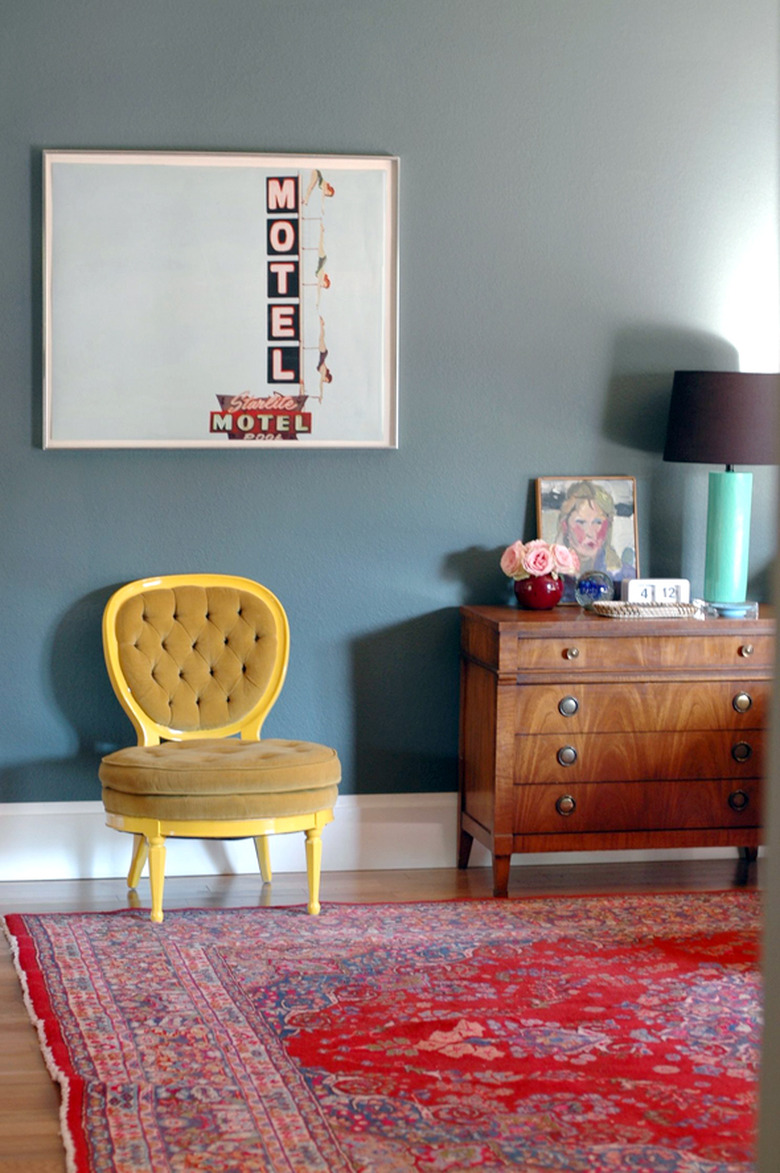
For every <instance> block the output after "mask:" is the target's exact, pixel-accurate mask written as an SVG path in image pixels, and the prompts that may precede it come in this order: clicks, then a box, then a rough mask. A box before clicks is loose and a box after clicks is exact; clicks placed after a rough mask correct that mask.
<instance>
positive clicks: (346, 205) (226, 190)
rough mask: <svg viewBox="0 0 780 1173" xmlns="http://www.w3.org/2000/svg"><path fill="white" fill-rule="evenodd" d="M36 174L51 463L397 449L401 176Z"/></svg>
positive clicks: (232, 159) (241, 169)
mask: <svg viewBox="0 0 780 1173" xmlns="http://www.w3.org/2000/svg"><path fill="white" fill-rule="evenodd" d="M44 163H45V166H44V172H45V177H44V197H45V198H44V202H45V305H44V319H45V342H46V345H45V362H44V367H45V411H44V416H45V438H44V443H45V445H46V446H47V447H183V446H186V447H215V448H220V447H222V448H230V449H233V450H235V449H237V448H241V449H246V448H248V447H252V448H256V447H258V446H260V445H262V446H264V447H266V446H268V445H271V446H272V447H273V448H275V449H279V450H291V449H293V448H296V447H301V446H304V447H349V446H353V447H395V445H396V442H397V440H396V437H397V419H396V416H397V413H396V267H397V240H396V235H397V233H396V207H397V160H395V159H392V158H384V157H381V158H379V157H377V158H373V157H359V158H352V157H346V156H302V157H297V156H284V155H283V156H267V155H234V154H195V155H193V154H188V153H181V154H179V153H167V152H77V151H63V152H55V151H51V152H45V155H44Z"/></svg>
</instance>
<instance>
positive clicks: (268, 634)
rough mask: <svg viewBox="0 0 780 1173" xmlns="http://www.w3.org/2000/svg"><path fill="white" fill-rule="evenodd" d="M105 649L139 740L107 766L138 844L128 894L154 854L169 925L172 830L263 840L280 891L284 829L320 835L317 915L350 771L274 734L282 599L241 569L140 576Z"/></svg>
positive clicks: (306, 744)
mask: <svg viewBox="0 0 780 1173" xmlns="http://www.w3.org/2000/svg"><path fill="white" fill-rule="evenodd" d="M103 649H104V652H105V658H106V666H107V668H108V675H109V677H110V679H111V684H112V685H113V688H114V692H115V693H116V695H117V697H118V698H119V702H120V704H121V705H122V707H123V709H124V710H125V712H126V713H127V715H128V716H129V718H130V720H131V721H132V723H133V725H134V727H135V730H136V733H137V735H138V744H137V745H135V746H131V747H128V748H126V749H119V750H116V751H115V752H114V753H110V754H107V755H106V757H104V758H103V759H102V761H101V763H100V770H99V774H100V780H101V782H102V785H103V805H104V807H105V810H106V822H107V824H108V826H109V827H114V828H115V829H116V830H118V831H129V832H131V833H132V834H133V835H134V836H135V843H134V850H133V856H132V861H131V864H130V871H129V873H128V877H127V883H128V887H130V888H135V887H136V885H137V884H138V881H139V879H140V877H141V872H142V871H143V868H144V864H145V863H146V860H147V858H148V860H149V878H150V882H151V889H152V912H151V918H152V920H153V921H156V922H157V923H160V922H161V921H162V919H163V910H162V904H163V884H164V879H165V840H166V838H167V837H168V836H171V835H173V836H176V837H187V838H196V839H245V838H252V839H254V841H255V849H256V852H257V858H258V862H259V865H260V872H261V875H262V877H263V880H264V881H265V882H266V883H268V882H270V880H271V862H270V855H269V852H268V836H269V835H272V834H274V833H277V832H284V831H304V832H305V834H306V871H307V877H308V889H309V902H308V910H309V912H310V913H313V914H315V915H316V914H317V913H318V912H319V911H320V904H319V886H320V864H321V858H322V839H321V835H322V828H323V827H324V826H325V825H326V824H327V823H329V822H331V821H332V819H333V806H334V805H335V802H336V798H337V795H338V785H339V782H340V781H341V765H340V763H339V759H338V755H337V754H336V751H335V750H333V749H331V748H329V747H328V746H326V745H317V744H316V743H314V742H310V741H283V740H278V739H275V738H274V739H272V738H268V739H266V740H261V738H260V730H261V728H262V725H263V721H264V720H265V717H266V715H267V714H268V712H269V710H270V708H271V706H272V705H273V704H274V702H275V701H276V698H277V697H278V695H279V693H280V691H281V688H282V684H283V683H284V678H285V674H286V672H287V660H288V656H289V625H288V622H287V616H286V614H285V612H284V609H283V607H282V605H281V603H280V602H279V600H278V599H277V598H276V596H275V595H273V594H272V593H271V591H269V590H268V589H267V588H266V587H264V586H261V585H260V584H259V583H256V582H252V581H251V580H249V579H246V578H236V577H234V576H232V575H221V574H191V575H169V576H166V577H163V578H150V579H140V580H138V581H137V582H131V583H128V585H127V586H124V587H122V588H121V589H120V590H118V591H116V593H115V594H114V595H112V597H111V598H110V599H109V601H108V603H107V605H106V609H105V612H104V614H103ZM236 735H238V736H236Z"/></svg>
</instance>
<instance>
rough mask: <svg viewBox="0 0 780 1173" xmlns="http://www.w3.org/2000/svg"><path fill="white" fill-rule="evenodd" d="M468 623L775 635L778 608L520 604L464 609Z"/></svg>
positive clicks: (530, 632) (501, 627)
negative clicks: (623, 610) (705, 612)
mask: <svg viewBox="0 0 780 1173" xmlns="http://www.w3.org/2000/svg"><path fill="white" fill-rule="evenodd" d="M460 613H461V618H462V620H463V621H464V622H465V623H476V624H480V625H485V626H486V627H488V628H493V629H494V630H496V631H500V632H502V633H503V634H507V633H511V634H512V635H516V636H517V637H518V638H520V639H522V638H544V637H550V636H553V637H554V636H556V635H559V636H560V635H562V634H563V633H564V631H566V632H569V633H572V632H576V634H577V635H578V636H580V637H585V636H593V637H602V638H603V637H610V636H634V637H635V636H650V635H664V636H667V635H671V636H674V635H677V636H682V635H711V636H717V635H729V634H736V633H738V632H741V633H747V632H762V633H763V634H774V628H775V609H774V607H770V606H768V605H764V604H762V605H761V606H760V607H759V615H758V618H757V619H752V618H746V619H722V618H717V619H714V618H707V619H693V618H674V619H672V618H670V619H613V618H608V617H606V616H603V615H596V614H595V613H594V612H593V611H585V610H583V609H582V608H581V607H577V606H571V607H570V606H558V607H554V608H553V609H552V610H549V611H524V610H523V609H522V608H519V607H493V606H484V607H481V606H480V607H474V606H464V607H461V608H460Z"/></svg>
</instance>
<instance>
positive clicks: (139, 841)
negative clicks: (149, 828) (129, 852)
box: [127, 835, 149, 888]
mask: <svg viewBox="0 0 780 1173" xmlns="http://www.w3.org/2000/svg"><path fill="white" fill-rule="evenodd" d="M148 856H149V844H148V843H147V842H146V836H145V835H134V836H133V856H132V859H131V860H130V871H129V872H128V873H127V886H128V888H137V887H138V881H139V880H140V879H141V872H142V871H143V870H144V865H145V863H146V860H147V858H148Z"/></svg>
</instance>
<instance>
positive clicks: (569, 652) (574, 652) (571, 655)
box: [563, 648, 580, 660]
mask: <svg viewBox="0 0 780 1173" xmlns="http://www.w3.org/2000/svg"><path fill="white" fill-rule="evenodd" d="M563 654H564V656H565V657H566V659H567V660H576V659H577V657H578V656H579V654H580V649H579V648H567V649H566V651H565V652H564V653H563Z"/></svg>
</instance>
